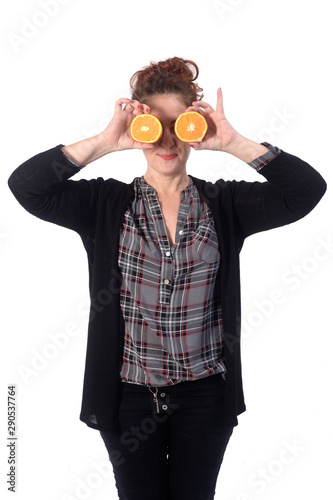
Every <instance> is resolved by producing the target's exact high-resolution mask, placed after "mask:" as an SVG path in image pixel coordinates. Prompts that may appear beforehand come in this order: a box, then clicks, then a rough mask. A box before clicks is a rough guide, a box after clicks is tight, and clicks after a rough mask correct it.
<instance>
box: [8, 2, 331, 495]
mask: <svg viewBox="0 0 333 500" xmlns="http://www.w3.org/2000/svg"><path fill="white" fill-rule="evenodd" d="M1 11H2V12H1V19H2V22H1V35H2V37H1V40H2V44H1V61H2V79H1V85H2V90H1V110H2V113H1V114H2V117H1V139H2V148H1V151H2V161H1V163H2V167H1V172H0V175H1V187H0V189H1V204H2V205H1V212H0V257H1V297H0V300H1V307H2V309H1V323H2V324H1V421H0V423H1V429H0V430H1V434H0V435H1V440H0V450H1V452H0V457H1V463H0V465H1V469H0V484H1V495H2V492H4V493H5V498H7V496H8V498H13V497H12V496H11V495H12V494H11V493H9V492H7V485H6V473H7V472H8V464H7V449H6V444H7V441H6V437H7V436H6V430H7V426H6V400H7V393H6V387H7V384H10V383H15V384H17V398H18V400H17V409H18V421H17V423H18V437H19V439H18V448H17V452H18V456H17V457H18V467H17V473H18V479H17V493H16V496H15V498H16V499H17V500H23V499H24V500H26V499H27V498H34V500H45V499H47V500H73V499H89V500H105V499H107V498H110V499H111V498H114V499H115V498H117V494H116V490H115V486H114V479H113V475H112V472H111V468H110V466H109V465H108V457H107V453H106V449H105V448H104V444H103V442H102V440H101V438H100V436H99V433H98V432H97V431H94V430H92V429H89V428H88V427H87V426H86V425H85V424H83V423H81V422H80V421H79V419H78V416H79V411H80V404H81V394H82V382H83V370H84V361H85V349H86V328H87V322H88V316H87V311H88V298H89V297H88V265H87V259H86V254H85V250H84V247H83V245H82V242H81V240H80V238H79V236H78V235H77V234H76V233H74V232H72V231H70V230H68V229H65V228H62V227H59V226H56V225H54V224H50V223H47V222H44V221H42V220H40V219H38V218H36V217H34V216H32V215H30V214H29V213H28V212H26V211H25V210H24V209H23V208H22V207H21V206H20V205H19V204H18V203H17V201H16V200H15V198H14V197H13V195H12V194H11V192H10V190H9V188H8V186H7V179H8V177H9V176H10V174H11V173H12V171H13V170H14V169H15V168H16V167H17V166H19V165H20V164H21V163H23V162H24V161H25V160H27V159H28V158H30V157H32V156H34V155H35V154H37V153H39V152H41V151H45V150H46V149H50V148H52V147H54V146H56V145H58V144H60V143H62V144H65V145H67V144H72V143H74V142H76V141H79V140H81V139H84V138H85V137H90V136H92V135H95V134H97V133H98V132H100V131H101V130H102V129H103V128H104V127H105V126H106V124H107V123H108V122H109V120H110V119H111V117H112V115H113V107H114V102H115V100H116V99H118V98H119V97H121V96H123V97H129V96H130V94H129V79H130V77H131V75H132V74H133V73H134V72H135V71H136V70H138V69H141V68H142V67H143V66H145V65H147V64H149V62H150V61H151V60H153V61H159V60H162V59H165V58H167V57H172V56H175V55H177V56H180V57H184V58H188V59H193V60H194V61H196V62H197V63H198V65H199V68H200V76H199V79H198V83H199V84H200V85H201V86H202V87H203V88H204V94H205V97H204V99H205V100H206V101H208V102H210V103H211V104H213V105H215V103H216V90H217V88H218V87H219V86H222V90H223V95H224V103H225V112H226V115H227V117H228V119H229V121H230V122H231V123H232V125H233V126H234V127H235V128H236V129H237V130H238V131H239V132H240V133H242V134H243V135H245V136H247V137H251V138H254V139H256V140H258V141H259V142H261V141H265V140H267V141H268V142H271V143H272V144H274V145H277V146H279V147H280V148H282V149H283V150H285V151H287V152H289V153H291V154H294V155H296V156H299V157H300V158H302V159H303V160H305V161H307V162H308V163H309V164H310V165H312V166H314V167H315V168H316V169H317V170H318V171H319V172H320V173H321V174H322V175H323V177H324V178H325V180H326V181H327V183H328V191H327V193H326V195H325V196H324V198H323V199H322V201H321V202H320V203H319V205H318V206H317V207H316V208H315V210H314V211H313V212H311V213H310V214H309V215H308V216H307V217H305V218H304V219H302V220H301V221H299V222H297V223H295V224H292V225H290V226H286V227H283V228H279V229H275V230H273V231H269V232H265V233H260V234H258V235H255V236H253V237H251V238H249V239H248V240H247V242H246V243H245V245H244V248H243V250H242V264H241V267H242V269H241V272H242V307H243V321H244V325H243V328H244V338H243V345H242V357H243V378H244V389H245V397H246V403H247V412H246V413H244V414H243V415H241V416H240V417H239V426H238V427H237V428H236V429H235V431H234V435H233V437H232V438H231V441H230V444H229V447H228V449H227V452H226V455H225V460H224V463H223V466H222V469H221V473H220V476H219V480H218V485H217V493H216V498H217V499H219V500H220V499H223V500H256V499H257V498H258V499H259V498H265V500H281V498H285V499H292V498H302V499H310V498H311V499H312V498H330V497H331V496H332V493H333V487H332V479H331V472H332V453H331V449H332V444H333V443H332V435H333V432H332V417H333V415H332V413H333V412H332V402H331V395H332V389H331V387H332V370H331V365H332V362H331V358H332V354H331V353H332V347H333V343H332V320H331V318H332V315H331V311H332V268H333V249H332V239H333V227H332V215H331V214H332V208H333V206H332V200H331V195H330V186H331V182H332V177H333V176H332V154H331V144H332V121H331V120H332V88H333V82H332V72H331V59H332V36H331V34H330V33H331V2H330V1H329V0H326V1H325V0H316V2H314V1H313V0H294V1H291V0H279V1H268V0H225V1H224V2H223V1H221V2H214V1H213V0H208V1H205V2H203V1H201V2H199V1H198V0H191V1H179V0H168V1H167V2H166V1H165V2H156V1H144V0H142V1H141V2H137V1H129V0H127V1H126V0H125V1H121V2H111V1H106V0H95V1H94V2H91V1H87V0H81V1H79V0H67V1H65V0H62V1H61V2H60V0H52V1H51V0H50V1H46V0H45V1H44V2H43V0H28V1H27V0H25V1H23V0H17V1H16V2H5V3H2V7H1ZM281 116H282V117H283V118H281ZM278 117H280V118H278ZM187 171H188V173H190V174H193V175H195V176H198V177H201V178H205V179H207V180H210V181H215V180H217V179H218V178H221V177H223V178H225V179H232V178H235V179H237V180H240V179H245V180H257V179H258V180H259V179H260V180H262V178H261V176H260V175H259V174H257V173H256V172H254V171H253V170H251V169H250V167H248V166H247V165H246V164H245V163H242V162H240V161H236V162H235V161H234V160H233V158H232V157H230V156H228V155H223V154H222V153H217V152H207V151H200V152H196V151H193V152H192V153H191V157H190V160H189V162H188V169H187ZM144 172H145V162H144V157H143V154H142V152H140V151H126V152H122V153H115V154H114V156H113V155H109V156H106V157H103V158H101V159H100V160H98V161H96V162H94V163H92V164H89V165H88V166H87V167H85V168H84V169H83V170H82V171H81V172H80V173H79V174H77V175H76V176H75V177H74V178H73V180H75V179H77V180H78V179H80V178H86V179H91V178H95V177H98V176H102V177H104V178H105V179H106V178H109V177H114V178H116V179H119V180H122V181H125V182H130V181H131V180H132V179H133V178H134V177H136V176H139V175H142V174H143V173H144ZM278 294H279V297H280V300H279V303H273V301H272V299H273V298H274V297H276V296H278ZM60 333H62V334H63V335H61V338H62V339H63V342H65V341H66V342H67V344H66V345H63V346H62V347H61V348H60V347H56V344H55V341H54V339H55V338H56V337H55V336H56V334H60ZM52 335H53V337H52ZM58 338H60V335H58ZM52 339H53V340H52ZM51 356H53V357H52V358H51ZM33 367H35V368H33ZM36 368H38V369H36ZM29 370H30V371H29ZM2 498H4V496H3V495H2Z"/></svg>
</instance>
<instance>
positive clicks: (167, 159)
mask: <svg viewBox="0 0 333 500" xmlns="http://www.w3.org/2000/svg"><path fill="white" fill-rule="evenodd" d="M158 156H159V157H160V158H162V160H166V161H170V160H173V159H174V158H176V156H177V155H176V154H172V155H161V154H159V155H158Z"/></svg>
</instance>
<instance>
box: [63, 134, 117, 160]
mask: <svg viewBox="0 0 333 500" xmlns="http://www.w3.org/2000/svg"><path fill="white" fill-rule="evenodd" d="M61 150H62V152H63V153H64V154H65V155H66V156H67V157H68V158H69V159H70V160H72V161H74V162H75V163H77V164H78V165H79V166H80V167H85V166H86V165H88V163H92V162H93V161H95V160H98V158H101V157H102V156H104V155H106V154H108V153H112V151H113V149H112V148H111V147H110V145H107V143H106V142H105V140H104V139H103V136H102V135H101V134H98V135H95V136H93V137H89V138H88V139H83V140H82V141H79V142H75V143H74V144H70V145H69V146H64V147H62V148H61Z"/></svg>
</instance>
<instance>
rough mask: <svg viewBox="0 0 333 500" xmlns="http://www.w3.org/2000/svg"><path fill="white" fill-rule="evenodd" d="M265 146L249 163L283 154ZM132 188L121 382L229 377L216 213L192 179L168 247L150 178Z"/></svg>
mask: <svg viewBox="0 0 333 500" xmlns="http://www.w3.org/2000/svg"><path fill="white" fill-rule="evenodd" d="M263 144H264V145H265V146H267V147H268V148H269V151H268V152H267V153H266V154H264V155H262V156H261V157H259V158H256V159H255V160H254V161H252V162H251V163H249V165H250V166H251V167H253V168H255V169H256V170H260V168H262V167H263V166H264V165H266V164H267V163H269V161H271V160H272V159H273V158H275V156H276V155H277V154H279V153H280V150H279V149H278V148H276V147H274V148H273V146H271V145H270V144H268V143H263ZM134 189H135V197H134V201H133V203H132V206H131V207H129V208H128V209H127V211H126V213H125V214H124V218H123V225H122V229H121V231H120V245H119V257H118V262H119V267H120V269H121V273H122V277H123V280H122V287H121V299H120V300H121V308H122V313H123V317H124V321H125V337H124V351H123V363H122V368H121V373H120V376H121V380H122V381H123V382H129V383H134V384H139V385H148V386H154V387H159V386H168V385H173V384H177V383H178V382H181V381H186V380H197V379H201V378H204V377H207V376H209V375H212V374H216V373H221V374H222V376H224V374H225V372H226V367H225V365H224V362H223V361H224V355H223V318H222V311H221V305H220V303H219V302H218V300H217V298H216V296H215V286H214V285H215V278H216V275H217V272H218V269H219V266H220V252H219V245H218V239H217V234H216V231H215V224H214V220H213V217H212V214H211V212H210V210H209V208H208V206H207V204H206V203H205V202H203V201H202V200H201V199H200V197H199V194H198V191H197V189H196V187H195V186H194V184H193V181H192V179H191V177H190V182H189V184H188V186H187V187H186V188H185V189H184V190H183V191H182V192H181V201H180V207H179V213H178V220H177V228H176V240H175V244H174V245H173V246H172V247H170V245H169V240H168V236H167V233H166V229H165V225H164V219H163V215H162V211H161V207H160V204H159V202H158V198H157V193H156V191H155V189H154V188H153V187H152V186H150V185H149V184H148V183H147V182H146V181H145V179H144V176H142V177H136V178H135V179H134ZM222 265H223V263H222Z"/></svg>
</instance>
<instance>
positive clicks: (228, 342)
mask: <svg viewBox="0 0 333 500" xmlns="http://www.w3.org/2000/svg"><path fill="white" fill-rule="evenodd" d="M61 147H63V145H62V144H59V145H58V146H56V147H54V148H51V149H49V150H47V151H45V152H42V153H39V154H37V155H36V156H34V157H32V158H31V159H29V160H27V161H26V162H24V163H23V164H22V165H20V166H19V167H18V168H16V170H14V172H13V173H12V174H11V176H10V178H9V180H8V185H9V187H10V189H11V191H12V193H13V194H14V196H15V197H16V199H17V200H18V201H19V203H20V204H21V205H22V206H23V207H24V208H25V209H26V210H27V211H28V212H30V213H31V214H33V215H35V216H37V217H39V218H40V219H43V220H46V221H49V222H52V223H55V224H58V225H60V226H64V227H67V228H69V229H72V230H73V231H76V232H77V233H78V234H79V235H80V237H81V239H82V242H83V245H84V247H85V249H86V252H87V257H88V266H89V292H90V299H91V304H90V314H89V324H88V342H87V352H86V365H85V374H84V384H83V396H82V408H81V413H80V419H81V420H82V421H83V422H85V423H86V424H87V425H88V426H89V427H92V428H95V429H99V430H105V431H110V430H114V429H118V428H119V426H118V407H119V394H120V391H119V389H120V384H121V381H120V376H119V374H120V367H121V363H122V349H123V337H124V319H123V316H122V313H121V308H120V286H121V274H120V269H119V266H118V246H119V234H120V228H121V222H122V217H123V214H124V212H125V210H126V208H127V207H128V206H129V204H130V203H131V201H132V200H133V198H134V188H133V182H131V183H130V184H126V183H124V182H120V181H118V180H115V179H106V180H104V179H103V178H102V177H98V178H96V179H91V180H86V179H81V180H77V181H73V180H69V179H70V177H72V176H73V175H75V174H76V173H77V172H79V170H80V169H79V168H78V167H76V166H75V165H73V164H72V163H71V162H70V161H69V160H67V159H66V158H65V156H64V155H63V153H62V151H61ZM259 173H260V174H262V175H263V176H264V177H265V178H266V179H267V181H268V182H245V181H240V182H237V181H224V180H218V181H217V182H216V183H211V182H207V181H205V180H202V179H198V178H196V177H193V176H191V177H192V179H193V182H194V184H195V185H196V187H197V189H198V191H199V195H200V197H201V199H203V200H204V201H205V202H206V203H207V204H208V206H209V207H210V209H211V211H212V214H213V217H214V220H215V224H216V230H217V234H218V239H219V245H220V252H221V266H220V269H219V271H218V275H217V280H216V287H217V290H216V291H217V293H218V296H219V298H220V300H221V305H222V314H223V329H224V330H223V331H224V345H225V365H226V368H227V375H226V381H225V395H224V397H225V415H224V422H225V424H226V425H237V424H238V420H237V415H239V414H240V413H242V412H244V411H245V403H244V395H243V386H242V373H241V358H240V338H241V337H240V324H241V307H240V276H239V252H240V250H241V248H242V245H243V242H244V239H245V238H246V237H247V236H249V235H251V234H254V233H256V232H259V231H265V230H268V229H271V228H274V227H279V226H282V225H285V224H289V223H291V222H293V221H296V220H298V219H300V218H302V217H304V216H305V215H306V214H308V213H309V212H310V211H311V210H312V209H313V208H314V207H315V205H316V204H317V203H318V202H319V200H320V199H321V197H322V196H323V195H324V193H325V191H326V183H325V181H324V179H323V178H322V177H321V175H320V174H319V173H318V172H317V171H316V170H314V169H313V168H312V167H311V166H310V165H309V164H308V163H306V162H304V161H302V160H301V159H299V158H297V157H296V156H293V155H291V154H289V153H286V152H284V151H282V152H281V154H279V155H278V156H277V157H276V158H274V159H273V160H272V161H271V162H270V163H269V164H268V165H266V166H264V167H263V168H262V169H261V170H260V171H259Z"/></svg>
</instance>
